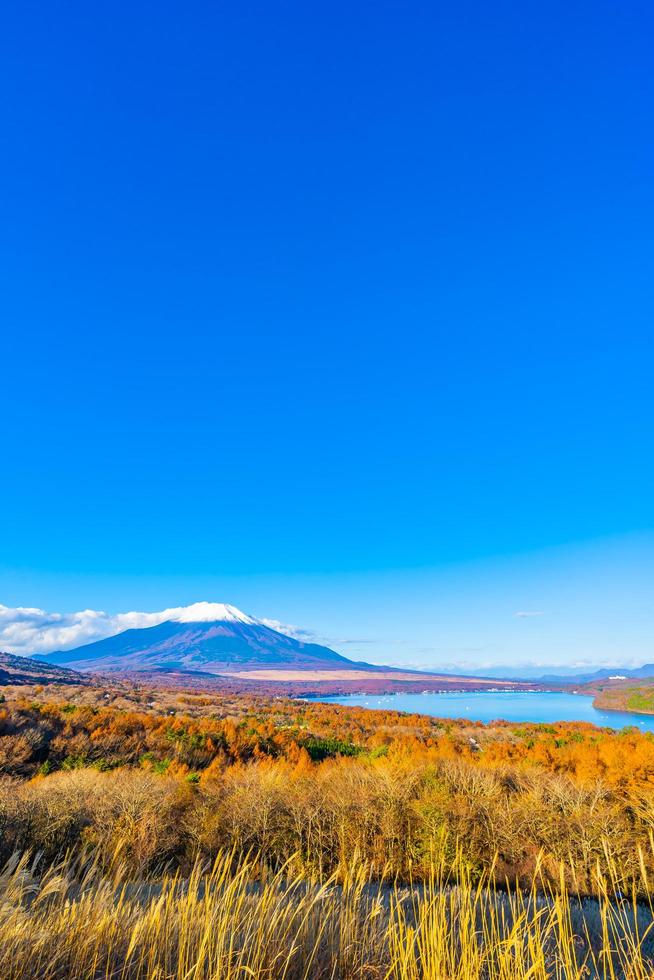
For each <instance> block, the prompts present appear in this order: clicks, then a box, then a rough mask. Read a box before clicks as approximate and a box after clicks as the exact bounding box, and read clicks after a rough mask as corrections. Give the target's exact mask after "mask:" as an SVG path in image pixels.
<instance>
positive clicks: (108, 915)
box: [0, 854, 654, 980]
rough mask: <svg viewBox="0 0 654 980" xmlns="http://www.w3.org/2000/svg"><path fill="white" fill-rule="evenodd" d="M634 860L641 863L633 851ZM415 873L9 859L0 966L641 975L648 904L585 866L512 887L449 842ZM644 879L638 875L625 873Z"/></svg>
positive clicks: (645, 974) (155, 975)
mask: <svg viewBox="0 0 654 980" xmlns="http://www.w3.org/2000/svg"><path fill="white" fill-rule="evenodd" d="M643 867H644V865H643ZM454 870H455V872H456V876H457V880H456V883H454V882H453V878H452V868H451V862H448V867H447V870H446V866H445V863H444V862H443V861H441V860H439V859H438V858H437V857H435V860H434V863H433V865H432V869H431V874H430V876H429V878H428V880H427V881H426V882H421V883H420V884H418V885H415V886H404V887H400V886H394V885H392V884H391V885H384V884H380V883H377V884H374V883H372V882H371V880H370V878H369V876H368V874H367V873H366V870H365V868H364V867H363V866H359V867H355V866H354V867H350V869H348V870H347V871H341V873H340V874H339V875H338V876H337V875H334V876H332V877H330V878H328V879H326V880H324V881H322V882H321V881H318V880H316V879H313V880H311V879H307V878H303V877H297V876H293V875H292V874H290V872H289V869H288V866H286V867H282V868H281V869H280V870H278V871H277V872H274V873H273V872H271V871H266V870H265V868H264V866H263V864H262V863H261V861H260V860H257V859H256V858H254V857H249V858H247V859H245V860H237V859H235V857H234V855H233V854H223V855H221V856H219V858H218V859H217V860H216V862H215V863H214V865H213V867H212V868H211V869H208V870H207V869H204V868H203V867H202V866H201V865H199V864H198V865H196V867H195V868H194V869H193V872H192V873H191V874H190V876H187V877H185V878H184V877H181V876H180V875H178V874H170V875H168V876H164V877H163V878H162V879H160V880H157V881H154V880H153V881H149V882H143V883H141V884H139V885H134V884H133V883H130V881H129V879H128V878H127V877H126V875H125V874H124V870H123V869H122V868H121V866H120V863H119V859H117V861H116V862H115V864H114V866H113V868H111V869H110V871H109V872H108V873H106V872H105V874H103V875H101V874H100V872H99V871H98V869H97V867H94V866H90V867H87V868H86V869H84V868H81V867H80V866H79V865H76V864H75V863H74V862H73V861H70V860H69V861H67V862H63V863H61V864H59V865H57V866H54V867H52V868H50V869H49V870H48V871H46V872H45V873H44V874H42V875H39V874H38V871H37V869H36V867H35V866H34V865H30V864H29V862H28V860H27V858H22V859H20V860H18V859H17V858H15V859H13V860H12V862H10V863H9V865H8V866H7V867H6V868H5V870H4V872H3V873H2V876H1V879H0V902H1V907H0V962H1V963H2V976H3V978H5V980H27V978H39V980H93V978H104V980H109V978H121V980H137V978H138V980H146V978H147V980H173V978H175V980H182V978H183V980H234V978H239V980H241V978H242V980H245V978H269V980H273V978H284V980H300V978H306V980H310V978H311V980H312V978H317V980H320V978H333V980H337V978H343V980H345V978H348V980H350V978H352V980H354V978H360V980H364V978H366V980H373V978H389V980H390V978H393V980H423V978H424V980H482V978H483V980H546V978H547V980H549V978H553V980H581V978H592V977H596V978H603V980H618V978H628V980H645V978H651V977H652V976H653V975H654V966H653V964H654V941H653V937H652V934H651V931H652V922H653V915H652V908H651V907H650V906H647V905H643V904H638V903H637V902H636V898H635V892H634V896H633V897H632V898H631V899H629V900H626V899H625V898H624V897H621V898H619V899H616V897H615V883H616V881H617V879H618V876H617V869H616V868H615V867H613V866H612V863H611V860H610V859H609V858H608V857H607V859H606V862H605V865H604V867H603V868H600V867H599V866H598V868H597V882H596V891H597V894H598V896H599V897H598V898H597V899H593V900H587V901H585V902H580V901H578V900H577V899H574V898H573V897H571V896H570V894H569V892H568V891H567V889H566V887H565V885H564V884H563V882H564V881H565V876H564V875H563V874H562V875H561V883H562V884H561V887H560V888H559V889H554V888H552V887H550V886H548V885H547V884H544V883H543V881H542V880H541V879H540V877H539V875H538V872H537V873H536V874H535V875H534V879H533V882H532V888H531V889H528V890H515V889H507V890H502V889H499V888H498V887H497V886H496V885H495V884H494V883H493V880H492V878H491V877H490V876H486V875H484V876H482V878H481V879H480V880H478V881H476V882H473V881H472V880H471V878H470V875H469V872H468V870H467V866H466V864H465V862H464V860H463V859H462V858H461V857H458V858H456V859H455V862H454ZM639 890H640V892H641V894H642V893H643V892H645V893H647V892H648V890H649V888H648V882H647V881H646V880H645V881H643V882H641V883H640V889H639Z"/></svg>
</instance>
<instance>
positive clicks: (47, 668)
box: [0, 653, 88, 686]
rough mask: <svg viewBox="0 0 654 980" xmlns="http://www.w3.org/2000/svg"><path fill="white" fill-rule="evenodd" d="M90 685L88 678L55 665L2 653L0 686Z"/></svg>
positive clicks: (0, 658) (0, 654)
mask: <svg viewBox="0 0 654 980" xmlns="http://www.w3.org/2000/svg"><path fill="white" fill-rule="evenodd" d="M6 684H88V677H84V675H83V674H78V673H77V671H76V670H69V669H67V668H66V667H57V666H55V665H54V664H44V663H35V662H34V660H32V659H31V658H30V657H15V656H14V655H13V654H11V653H0V685H1V686H4V685H6Z"/></svg>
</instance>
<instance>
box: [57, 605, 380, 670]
mask: <svg viewBox="0 0 654 980" xmlns="http://www.w3.org/2000/svg"><path fill="white" fill-rule="evenodd" d="M212 608H214V609H217V610H218V612H217V613H214V615H215V616H220V618H212V619H211V620H210V621H207V622H200V621H195V620H194V621H191V622H178V621H177V622H172V621H168V622H165V623H159V624H158V625H156V626H150V627H146V628H144V629H129V630H125V631H124V632H123V633H118V634H117V635H116V636H110V637H107V638H106V639H104V640H97V641H95V642H94V643H88V644H86V645H84V646H81V647H77V648H76V649H74V650H68V651H65V652H57V653H51V654H43V655H42V656H39V657H38V659H39V660H42V661H45V662H47V663H55V664H66V665H68V666H71V667H74V668H76V669H78V670H156V669H158V668H166V669H175V670H203V671H206V672H209V673H223V672H239V671H245V670H262V669H283V668H292V669H294V670H349V669H357V668H359V669H360V668H361V667H362V666H363V667H365V668H366V669H369V670H375V668H374V667H370V666H369V665H368V664H364V665H361V664H355V663H354V662H353V661H351V660H348V659H347V657H343V656H341V655H340V654H338V653H336V652H335V651H334V650H330V649H329V648H328V647H324V646H320V645H319V644H317V643H303V642H301V641H300V640H296V639H294V638H293V637H291V636H286V635H285V634H284V633H279V632H278V631H277V630H274V629H271V628H270V627H269V626H266V625H265V624H264V623H262V622H260V621H259V620H256V619H253V618H252V617H250V616H246V615H245V614H244V613H241V612H240V611H239V610H237V609H235V608H234V607H233V606H223V607H219V606H218V605H216V606H214V607H212Z"/></svg>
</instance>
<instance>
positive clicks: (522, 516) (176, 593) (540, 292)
mask: <svg viewBox="0 0 654 980" xmlns="http://www.w3.org/2000/svg"><path fill="white" fill-rule="evenodd" d="M653 42H654V15H653V14H652V9H651V6H650V5H649V4H646V3H625V4H621V5H616V4H607V3H601V2H600V3H598V2H593V3H590V2H588V3H569V2H568V3H552V4H546V5H533V4H527V5H525V4H519V3H516V2H512V3H502V2H500V3H495V4H488V3H481V2H479V3H466V2H463V3H459V4H447V5H445V4H433V3H409V4H406V3H403V4H399V3H398V4H385V3H382V4H379V3H375V4H367V3H359V4H354V5H353V4H341V3H332V4H328V5H327V4H326V5H321V6H318V7H316V5H311V4H309V5H307V4H300V3H297V4H291V3H278V4H264V3H261V4H251V3H241V4H232V5H231V6H230V5H226V4H215V3H203V2H198V3H196V4H192V5H190V6H189V5H186V6H184V5H180V4H172V3H166V2H157V3H143V2H138V0H136V2H131V3H129V4H127V3H120V2H118V3H116V4H113V5H109V6H98V5H93V4H92V5H89V4H88V3H84V4H82V3H75V2H71V3H69V4H66V5H63V6H62V5H53V4H46V3H43V2H37V3H25V4H19V5H14V6H13V8H12V9H6V10H5V11H4V13H3V15H2V29H1V30H0V86H1V89H2V92H3V113H2V129H1V132H2V152H1V153H0V186H1V187H2V194H1V209H2V211H1V218H2V222H1V223H2V233H1V239H0V249H1V255H0V287H1V288H0V313H1V318H2V324H3V341H2V348H1V350H2V371H1V375H0V403H1V404H0V407H1V410H2V420H3V425H2V443H1V444H2V476H1V481H0V500H1V508H0V602H3V603H5V604H6V605H12V606H13V605H27V606H32V605H39V606H43V607H44V608H48V609H68V610H70V609H79V608H84V607H86V606H91V607H97V608H109V609H111V610H118V609H127V608H153V609H154V608H162V607H166V606H170V605H179V604H181V603H185V602H190V601H194V600H197V599H212V600H215V601H229V602H233V603H235V604H236V605H239V606H242V607H243V608H245V609H248V611H251V612H253V613H255V614H259V615H266V616H273V617H277V618H280V619H288V620H290V621H292V622H299V623H301V624H302V625H305V626H307V627H310V628H315V629H317V630H320V631H322V632H323V633H324V634H325V635H329V636H332V637H338V636H341V635H344V634H345V633H347V634H348V635H349V636H352V635H359V636H361V637H362V638H369V637H374V638H375V644H373V645H372V646H373V647H374V650H373V652H374V653H375V655H376V656H377V657H378V658H379V659H382V658H383V659H386V660H404V661H406V662H408V661H409V660H411V659H412V658H413V659H415V660H419V659H421V660H423V662H424V660H425V656H427V655H426V654H425V656H423V655H420V654H419V650H421V649H427V648H431V650H432V653H430V654H429V655H428V656H429V658H433V659H434V660H435V661H438V660H439V658H440V659H443V658H445V657H446V656H447V654H446V649H448V650H449V649H459V648H460V649H473V648H474V647H475V645H477V646H478V645H479V643H478V642H477V639H478V638H479V637H482V638H483V637H486V638H487V641H488V642H489V643H491V644H494V645H495V646H494V650H495V654H494V655H495V657H496V660H498V661H501V660H502V658H503V657H509V658H513V659H516V658H518V659H519V658H522V659H529V657H530V656H536V655H538V656H541V655H542V656H552V658H553V659H554V660H556V659H557V658H558V660H561V659H564V658H565V657H567V656H569V653H568V652H567V651H568V650H570V651H572V650H574V649H576V646H575V642H574V638H575V637H578V636H580V635H583V636H584V637H585V642H586V646H587V647H590V648H594V649H599V648H600V646H602V644H604V646H605V645H606V642H607V629H606V628H602V627H601V625H598V624H601V623H602V622H603V620H602V616H606V615H607V609H609V608H610V609H611V610H612V611H613V613H614V614H615V624H614V625H615V630H616V634H615V635H616V638H617V639H616V641H615V642H616V643H617V644H618V645H620V646H621V650H622V647H624V646H626V647H627V648H628V649H626V650H624V654H625V655H627V654H631V655H633V656H636V657H640V655H641V650H643V655H645V653H646V651H645V650H644V648H645V647H647V648H648V649H650V650H651V651H652V653H653V654H654V649H652V648H653V647H654V643H650V639H651V637H652V632H651V631H652V626H653V623H654V613H653V611H652V600H651V599H649V598H648V596H649V595H651V593H652V590H651V584H652V582H651V571H652V562H651V560H650V558H651V540H652V539H651V537H648V536H647V531H648V529H651V528H652V523H653V522H652V509H653V500H654V493H653V491H654V486H653V482H654V481H653V477H654V453H653V451H652V450H653V422H654V408H653V405H654V402H653V397H652V388H653V385H652V377H653V363H652V362H653V358H652V353H653V350H654V340H653V333H652V327H653V320H654V318H653V314H654V268H653V266H654V261H653V256H654V249H653V247H652V244H653V243H652V228H654V180H653V168H654V126H653V125H652V123H653V110H652V106H653V105H654V69H653V68H652V50H653ZM544 555H545V556H549V557H546V558H544V557H543V556H544ZM552 555H555V556H556V559H555V561H554V559H552V558H551V556H552ZM582 556H586V557H587V558H588V561H590V562H591V566H590V567H586V571H585V572H584V574H585V575H586V578H584V582H585V583H586V584H585V585H583V586H582V585H581V584H580V582H579V579H574V581H576V582H577V587H578V589H579V601H578V602H575V595H574V594H571V593H570V591H569V589H564V588H563V586H560V587H559V593H560V596H561V601H560V602H559V605H558V606H557V603H556V601H555V600H554V598H553V596H552V594H551V589H550V591H548V583H549V585H551V581H552V580H551V570H552V568H553V567H554V566H552V564H551V562H552V561H554V563H555V565H556V567H557V568H559V569H560V574H559V575H558V578H556V581H557V582H559V583H562V582H563V581H566V579H565V574H566V573H565V570H566V569H570V568H573V567H574V568H578V567H579V562H580V561H581V558H582ZM557 563H558V564H557ZM545 566H547V568H548V569H549V571H545V570H544V569H545ZM482 570H483V571H482ZM575 574H576V573H575ZM548 576H550V577H548ZM573 578H574V576H573ZM500 581H501V582H502V583H503V588H505V590H504V591H503V592H502V601H501V602H500V601H499V599H497V594H496V586H497V583H498V582H500ZM591 582H592V583H593V586H592V588H591V585H590V583H591ZM454 583H456V591H455V592H453V591H452V590H453V589H454ZM593 595H594V596H595V597H596V599H595V605H593V600H592V596H593ZM398 596H402V604H401V605H400V604H399V603H398V604H397V614H396V615H395V617H394V615H393V612H392V610H393V604H394V601H395V598H396V597H398ZM446 596H449V597H450V599H451V601H449V602H446V601H445V597H446ZM589 596H590V598H589ZM634 596H639V597H640V600H639V604H638V607H637V609H634V607H633V597H634ZM494 599H497V601H495V603H494ZM548 599H549V601H550V606H549V607H548V608H545V607H546V606H547V601H548ZM527 600H528V601H529V603H530V604H532V606H533V608H532V609H531V610H529V609H528V610H527V611H539V612H543V613H544V615H543V616H542V617H533V618H530V619H529V621H528V620H527V618H525V619H524V620H516V618H515V617H514V616H513V613H514V612H516V611H520V610H521V608H523V606H524V603H525V602H526V601H527ZM607 603H608V606H607ZM630 603H631V605H630ZM541 607H542V608H541ZM466 610H469V611H470V610H472V612H471V613H470V614H469V615H468V613H466ZM484 610H486V611H487V613H486V614H485V613H484V612H483V611H484ZM557 610H558V612H557ZM455 611H456V614H455ZM484 615H486V618H485V619H484ZM417 621H420V622H422V623H423V626H422V627H421V628H420V630H418V629H417V628H416V629H415V632H413V633H412V629H413V627H412V625H411V624H412V623H415V622H417ZM627 621H628V622H629V627H628V628H627V626H626V624H627ZM621 623H622V624H624V626H625V630H624V634H623V635H620V634H619V630H620V625H621ZM517 624H519V625H520V626H525V627H526V629H527V631H529V632H526V631H525V632H523V634H521V639H520V643H519V644H518V647H519V649H518V648H517V647H515V643H513V641H512V640H511V637H512V636H513V632H514V631H515V629H516V625H517ZM557 630H558V632H557ZM443 631H445V632H443ZM512 631H513V632H512ZM538 631H540V633H538ZM552 631H554V632H552ZM472 633H474V634H475V637H477V639H475V638H474V637H472ZM400 634H401V636H400ZM632 634H633V636H632ZM392 637H400V638H401V640H402V645H403V649H402V651H401V653H397V652H396V650H395V649H393V643H392V642H391V639H392ZM523 638H524V642H525V646H524V648H523V647H522V646H521V645H520V644H522V642H523ZM386 642H388V645H386ZM393 642H395V640H393ZM479 642H481V641H479ZM512 643H513V645H512ZM594 644H595V647H593V645H594ZM397 646H398V644H397V643H396V647H397ZM604 646H602V650H603V651H604ZM404 648H406V649H404ZM611 649H613V648H611ZM562 651H565V653H562ZM363 652H364V648H363V646H362V647H361V649H358V650H357V653H359V654H363ZM604 652H606V651H604ZM606 655H607V656H608V655H609V652H606ZM461 659H465V657H463V655H462V657H461ZM653 659H654V657H653Z"/></svg>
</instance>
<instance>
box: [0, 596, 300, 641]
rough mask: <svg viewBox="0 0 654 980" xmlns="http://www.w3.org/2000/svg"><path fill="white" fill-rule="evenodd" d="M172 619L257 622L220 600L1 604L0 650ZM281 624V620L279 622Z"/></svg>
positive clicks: (97, 635) (94, 635) (101, 634)
mask: <svg viewBox="0 0 654 980" xmlns="http://www.w3.org/2000/svg"><path fill="white" fill-rule="evenodd" d="M171 620H172V621H174V622H179V623H198V622H212V621H218V620H229V621H231V622H234V621H236V622H242V623H254V622H257V620H255V619H252V617H250V616H246V615H245V613H242V612H241V611H240V610H239V609H237V608H236V607H235V606H229V605H226V604H224V603H221V602H195V603H193V604H192V605H190V606H175V607H174V608H171V609H162V610H161V611H160V612H124V613H106V612H103V611H101V610H97V609H83V610H81V611H79V612H71V613H56V612H55V613H52V612H46V611H45V609H37V608H32V607H25V606H19V607H18V608H13V609H12V608H10V607H9V606H3V605H0V650H2V651H4V652H7V653H16V654H30V653H49V652H51V651H52V650H70V649H73V648H74V647H78V646H81V645H82V644H84V643H92V642H93V641H94V640H101V639H104V637H106V636H113V635H114V634H116V633H122V631H123V630H128V629H142V628H143V627H146V626H158V624H159V623H165V622H169V621H171ZM281 625H282V624H281V623H280V624H279V626H281ZM274 628H275V627H274ZM293 628H294V627H288V629H293ZM288 635H290V636H292V635H294V634H293V633H289V634H288Z"/></svg>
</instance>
